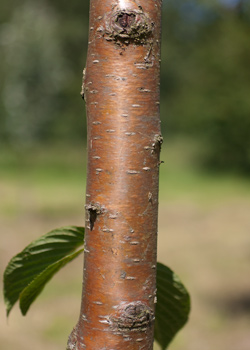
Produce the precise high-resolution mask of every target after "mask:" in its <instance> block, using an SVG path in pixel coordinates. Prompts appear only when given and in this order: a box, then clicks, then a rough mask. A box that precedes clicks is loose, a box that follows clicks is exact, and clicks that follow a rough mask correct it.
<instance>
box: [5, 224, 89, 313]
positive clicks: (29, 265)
mask: <svg viewBox="0 0 250 350" xmlns="http://www.w3.org/2000/svg"><path fill="white" fill-rule="evenodd" d="M83 237H84V228H81V227H75V226H72V227H63V228H60V229H56V230H53V231H51V232H49V233H47V234H45V235H43V236H41V237H40V238H38V239H37V240H35V241H33V242H32V243H31V244H29V245H28V246H27V247H26V248H25V249H24V250H23V251H22V252H21V253H19V254H17V255H16V256H14V257H13V258H12V259H11V260H10V262H9V264H8V266H7V267H6V269H5V272H4V301H5V305H6V309H7V315H9V313H10V311H11V309H12V307H13V306H14V304H15V303H16V301H17V300H18V299H19V298H21V300H22V307H21V309H22V312H23V313H24V314H25V313H26V311H27V306H28V302H27V295H29V298H31V299H32V301H33V300H35V298H36V297H37V296H38V294H39V293H40V292H41V291H42V289H43V287H44V285H45V284H46V282H48V280H49V279H50V278H51V277H52V276H53V274H54V273H55V272H57V271H58V268H60V265H62V266H64V265H65V264H64V262H65V263H66V262H67V261H68V259H70V255H69V254H70V253H72V252H74V251H75V250H76V249H77V248H78V247H80V246H81V245H83ZM64 258H66V260H64ZM69 261H70V260H69ZM56 263H59V265H55V264H56ZM34 283H35V285H36V290H35V289H34ZM22 293H23V295H22ZM28 293H29V294H28ZM21 300H20V302H21ZM32 301H31V302H32Z"/></svg>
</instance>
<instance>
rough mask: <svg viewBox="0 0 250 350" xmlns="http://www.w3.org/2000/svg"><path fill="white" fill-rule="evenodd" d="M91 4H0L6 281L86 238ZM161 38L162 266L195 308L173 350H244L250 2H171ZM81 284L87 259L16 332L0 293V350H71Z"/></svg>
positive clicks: (247, 333)
mask: <svg viewBox="0 0 250 350" xmlns="http://www.w3.org/2000/svg"><path fill="white" fill-rule="evenodd" d="M88 2H89V1H87V0H71V1H66V0H51V1H48V0H47V1H46V0H40V1H39V0H33V1H30V0H22V1H20V0H9V1H8V2H7V1H5V2H4V1H3V2H1V3H0V75H1V79H0V198H1V199H0V220H1V236H0V238H1V244H0V274H1V275H2V274H3V271H4V268H5V267H6V265H7V263H8V261H9V259H10V258H11V257H12V256H13V255H14V254H16V253H18V252H19V251H20V250H21V249H22V248H24V246H25V245H27V244H28V243H29V242H30V241H31V240H33V239H35V238H37V237H38V236H40V235H41V234H43V233H46V232H48V231H50V230H51V229H53V228H55V227H60V226H63V225H72V224H73V225H84V218H83V216H84V192H85V175H86V169H85V168H86V164H85V162H86V120H85V107H84V103H83V101H82V99H81V97H80V89H81V80H82V69H83V68H84V65H85V60H86V52H87V38H88V5H89V4H88ZM162 39H163V40H162V75H161V119H162V133H163V136H164V138H165V142H164V145H163V149H162V156H161V158H162V160H163V161H164V162H165V163H164V164H162V165H161V174H160V213H159V251H158V259H159V261H161V262H163V263H165V264H167V265H168V266H170V267H171V268H172V269H173V270H175V271H176V273H177V274H179V276H180V277H181V279H182V281H183V282H184V283H185V285H186V286H187V288H188V289H189V291H190V293H191V296H192V312H191V315H190V321H189V323H188V324H187V326H186V327H185V328H184V329H183V330H182V331H181V332H180V333H179V335H178V336H177V337H176V339H175V340H174V341H173V343H172V344H171V346H170V348H169V349H170V350H183V349H185V350H191V349H192V350H211V349H219V350H235V349H237V350H249V349H250V181H249V176H250V0H166V1H163V30H162ZM81 274H82V259H81V258H80V259H78V260H77V261H75V262H73V263H71V264H70V265H69V266H68V267H67V268H65V269H64V271H62V272H60V273H58V274H57V276H56V277H55V278H54V280H53V281H52V282H51V283H50V284H49V285H48V286H47V287H46V288H45V290H44V292H43V294H42V296H41V297H40V298H39V299H38V300H37V302H35V304H34V305H33V306H32V307H31V310H30V311H29V313H28V315H27V316H26V317H25V318H24V317H22V316H21V314H20V312H19V310H18V307H15V308H14V310H13V311H12V313H11V315H10V318H9V320H8V322H7V321H6V318H5V310H4V304H3V296H2V292H1V294H0V315H1V317H0V344H1V349H8V350H14V349H16V348H18V349H19V350H34V349H36V350H40V349H41V350H42V349H44V348H46V349H47V350H52V349H53V350H59V349H64V348H65V344H66V342H67V337H68V335H69V333H70V331H71V329H72V327H73V325H74V324H75V323H76V321H77V318H78V313H79V308H80V296H81ZM1 289H2V282H1ZM156 349H158V348H157V346H156Z"/></svg>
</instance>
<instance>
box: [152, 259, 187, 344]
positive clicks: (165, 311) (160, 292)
mask: <svg viewBox="0 0 250 350" xmlns="http://www.w3.org/2000/svg"><path fill="white" fill-rule="evenodd" d="M156 286H157V304H156V313H155V333H154V338H155V340H156V341H157V342H158V343H159V344H160V346H161V348H162V350H165V349H166V348H167V347H168V345H169V343H170V342H171V341H172V340H173V338H174V336H175V335H176V333H177V332H178V331H179V330H180V329H181V328H182V327H183V326H184V325H185V323H186V322H187V320H188V315H189V312H190V296H189V294H188V292H187V290H186V288H185V287H184V285H183V284H182V283H181V281H180V279H179V278H178V276H177V275H176V274H175V273H174V272H173V271H172V270H171V269H169V268H168V267H167V266H165V265H163V264H161V263H157V278H156Z"/></svg>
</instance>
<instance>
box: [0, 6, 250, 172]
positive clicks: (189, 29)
mask: <svg viewBox="0 0 250 350" xmlns="http://www.w3.org/2000/svg"><path fill="white" fill-rule="evenodd" d="M88 11H89V1H81V0H72V1H70V2H69V1H65V0H61V1H59V0H54V1H53V2H48V1H36V3H35V4H34V1H30V0H24V1H22V2H17V1H15V0H12V1H9V2H8V6H6V5H5V2H2V3H1V4H0V24H2V25H1V26H0V47H1V50H0V63H1V64H0V74H1V76H2V77H3V79H1V81H0V137H1V140H5V142H11V143H12V144H13V145H14V146H15V145H19V144H21V143H25V144H26V143H27V141H29V142H30V143H35V142H37V141H40V142H42V141H43V142H44V141H47V140H55V139H57V140H60V139H62V138H63V139H64V140H65V139H71V142H72V140H79V139H82V138H83V137H84V134H85V122H84V119H83V118H81V116H82V117H83V116H84V105H83V102H82V100H81V98H80V95H79V92H80V89H81V79H82V69H83V67H84V64H85V54H86V52H87V36H88ZM162 19H163V21H162V23H163V30H162V37H163V40H162V70H161V97H162V100H161V112H162V117H161V119H162V129H163V134H166V133H168V136H169V137H171V136H172V137H175V136H180V135H189V136H190V135H191V136H192V138H194V139H196V140H200V141H201V143H202V144H203V148H204V149H205V151H206V152H204V155H203V159H202V163H206V164H207V165H209V166H210V167H212V168H223V169H229V170H237V171H241V172H245V173H249V172H250V157H249V153H250V150H249V147H250V146H249V139H250V135H249V132H250V131H249V130H250V128H249V126H248V125H249V119H250V118H249V115H250V102H249V101H250V99H249V94H250V85H249V79H250V77H249V60H250V45H249V36H250V2H249V1H248V0H247V1H243V0H238V1H234V2H232V1H230V0H228V1H227V0H166V1H163V16H162ZM31 28H32V30H31Z"/></svg>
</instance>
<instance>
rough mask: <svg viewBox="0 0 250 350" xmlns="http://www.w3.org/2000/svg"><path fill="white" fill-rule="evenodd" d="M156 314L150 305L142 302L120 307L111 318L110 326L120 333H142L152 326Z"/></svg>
mask: <svg viewBox="0 0 250 350" xmlns="http://www.w3.org/2000/svg"><path fill="white" fill-rule="evenodd" d="M153 321H154V313H153V311H152V310H151V309H150V307H149V306H148V305H146V304H145V303H143V302H141V301H136V302H132V303H129V304H125V305H122V306H120V307H119V308H118V309H117V310H116V312H115V314H113V315H111V316H110V326H111V328H112V329H113V330H114V331H119V332H125V331H130V332H142V331H146V330H147V329H148V328H149V327H151V326H152V324H153Z"/></svg>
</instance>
